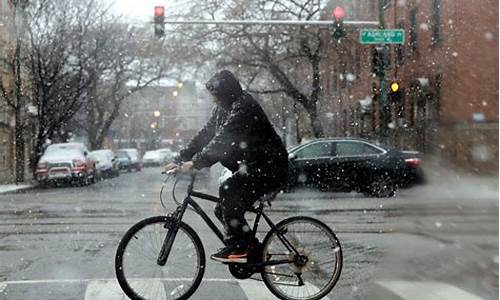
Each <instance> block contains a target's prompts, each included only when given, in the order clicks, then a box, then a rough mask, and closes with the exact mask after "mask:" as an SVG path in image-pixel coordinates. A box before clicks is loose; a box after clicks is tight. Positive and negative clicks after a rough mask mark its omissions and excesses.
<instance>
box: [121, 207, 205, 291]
mask: <svg viewBox="0 0 500 300" xmlns="http://www.w3.org/2000/svg"><path fill="white" fill-rule="evenodd" d="M170 220H171V218H170V217H167V216H156V217H151V218H147V219H144V220H142V221H140V222H138V223H137V224H135V225H134V226H132V227H131V228H130V229H129V230H128V231H127V232H126V233H125V235H124V236H123V238H122V239H121V241H120V243H119V245H118V249H117V251H116V256H115V273H116V278H117V280H118V283H119V284H120V287H121V288H122V290H123V292H124V293H125V294H126V295H127V296H128V297H129V298H130V299H132V300H154V299H146V298H143V297H142V296H141V295H138V294H137V293H136V292H135V291H134V289H133V288H132V287H131V286H130V285H129V282H128V281H127V278H126V276H125V273H124V268H123V257H124V253H125V250H126V248H127V245H128V244H129V242H130V240H131V239H132V237H134V236H135V235H136V234H137V233H138V232H139V231H140V230H141V229H143V228H145V227H146V226H148V225H151V224H155V223H160V224H162V223H167V222H169V221H170ZM179 231H183V232H184V233H185V234H186V235H187V236H188V237H189V238H190V239H191V241H192V242H193V245H194V247H195V250H196V253H198V268H197V273H196V276H195V278H194V280H193V282H192V285H191V287H190V288H189V289H188V290H187V291H185V292H184V293H183V294H182V295H180V296H179V297H177V298H174V299H175V300H186V299H188V298H189V297H190V296H191V295H192V294H193V293H194V292H195V291H196V289H197V288H198V287H199V285H200V283H201V281H202V279H203V275H204V272H205V250H204V248H203V244H202V243H201V240H200V238H199V237H198V235H197V234H196V232H195V231H194V230H193V229H192V228H191V227H190V226H189V225H187V224H186V223H184V222H180V223H179ZM174 243H175V242H174ZM167 265H168V261H167Z"/></svg>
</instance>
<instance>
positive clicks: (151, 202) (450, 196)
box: [0, 168, 498, 300]
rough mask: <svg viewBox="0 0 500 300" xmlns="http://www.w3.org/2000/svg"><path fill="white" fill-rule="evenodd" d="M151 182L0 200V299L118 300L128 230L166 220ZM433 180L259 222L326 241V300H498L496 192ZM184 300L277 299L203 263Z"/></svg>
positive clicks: (302, 197) (318, 202)
mask: <svg viewBox="0 0 500 300" xmlns="http://www.w3.org/2000/svg"><path fill="white" fill-rule="evenodd" d="M159 172H160V169H158V168H150V169H144V170H143V172H140V173H122V174H121V176H120V177H119V178H114V179H110V180H105V181H101V182H99V183H97V184H95V185H92V186H88V187H60V188H52V189H32V190H27V191H21V192H18V193H11V194H0V261H1V263H0V299H8V300H11V299H14V300H15V299H23V300H24V299H26V300H30V299H68V300H71V299H85V300H92V299H105V300H112V299H126V298H124V296H123V295H122V294H121V292H120V290H119V288H118V286H117V285H116V280H115V276H114V254H115V251H116V246H117V244H118V242H119V240H120V238H121V236H122V235H123V234H124V233H125V231H126V230H127V229H128V228H129V227H130V226H132V225H133V224H134V223H136V222H137V221H139V220H140V219H142V218H145V217H149V216H153V215H159V214H162V213H163V209H162V207H161V205H160V203H159V200H158V192H159V190H160V187H161V179H162V178H161V176H160V175H159ZM431 179H432V181H431V182H430V183H429V184H428V185H426V186H421V187H415V188H412V189H409V190H403V191H400V192H399V193H398V195H397V196H396V197H394V198H390V199H375V198H364V197H363V196H362V195H359V194H354V193H352V194H335V193H319V192H316V191H298V192H297V193H294V194H284V195H279V196H278V198H277V199H276V200H275V201H274V202H273V206H272V207H271V208H268V209H267V211H268V212H269V215H270V217H271V218H272V219H273V220H274V221H276V222H277V221H279V220H281V219H284V218H286V217H289V216H292V215H299V214H300V215H309V216H314V217H316V218H318V219H320V220H322V221H324V222H325V223H327V224H328V225H329V226H330V227H332V228H333V229H334V230H335V232H336V233H337V235H338V238H339V239H340V241H341V243H342V246H343V254H344V267H343V270H342V275H341V277H340V280H339V282H338V283H337V285H336V287H335V288H334V290H333V291H332V292H331V293H330V295H328V298H329V299H384V300H386V299H470V300H474V299H498V185H497V184H493V183H491V182H493V181H485V180H479V181H478V182H476V181H474V180H475V179H473V180H469V181H460V180H459V179H456V180H448V181H446V182H440V181H439V180H440V179H439V176H437V178H436V179H435V180H434V178H431ZM467 184H469V186H467ZM205 187H209V188H210V187H211V185H207V184H204V183H203V182H202V183H201V186H200V188H201V189H204V188H205ZM210 189H211V188H210ZM211 190H212V189H211ZM202 206H203V207H204V208H206V209H207V210H208V211H210V210H211V209H212V207H213V205H212V204H209V203H204V204H203V205H202ZM167 207H168V208H169V209H172V208H173V207H175V206H174V203H173V202H170V201H167ZM185 221H186V222H187V223H189V224H190V225H192V226H193V227H194V229H195V230H196V231H197V232H198V234H199V235H200V237H201V239H202V242H203V244H204V247H205V252H206V254H207V255H209V254H210V253H212V252H214V251H216V250H217V249H218V248H219V247H221V246H222V245H221V243H220V242H218V240H217V239H216V238H214V237H215V236H214V235H213V233H212V232H211V231H209V229H208V228H207V227H206V225H204V223H202V221H201V220H200V218H199V217H197V216H196V215H194V213H192V212H189V213H188V214H187V217H186V220H185ZM261 230H262V232H261V234H263V233H264V232H265V230H266V227H265V226H262V227H261ZM256 277H258V276H256ZM192 299H259V300H261V299H275V298H274V297H273V296H272V295H270V293H269V292H268V291H267V290H266V288H265V286H264V284H263V283H261V282H259V281H254V280H245V281H240V280H235V279H233V278H232V277H231V275H230V274H229V272H228V271H227V267H226V266H224V265H222V264H218V263H215V262H212V261H210V260H207V270H206V272H205V277H204V282H203V283H202V285H201V286H200V287H199V289H198V290H197V292H196V293H195V295H194V296H193V297H192Z"/></svg>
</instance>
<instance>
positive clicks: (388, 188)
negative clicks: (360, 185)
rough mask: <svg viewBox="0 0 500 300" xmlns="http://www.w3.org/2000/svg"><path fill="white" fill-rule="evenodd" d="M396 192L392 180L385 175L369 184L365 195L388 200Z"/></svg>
mask: <svg viewBox="0 0 500 300" xmlns="http://www.w3.org/2000/svg"><path fill="white" fill-rule="evenodd" d="M396 190H397V186H396V184H395V183H394V180H392V178H390V177H389V176H387V175H380V176H377V177H375V178H374V180H373V181H372V182H370V183H369V185H368V186H367V188H366V192H365V194H368V195H370V196H373V197H377V198H389V197H393V196H394V195H395V194H396Z"/></svg>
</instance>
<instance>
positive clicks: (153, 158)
mask: <svg viewBox="0 0 500 300" xmlns="http://www.w3.org/2000/svg"><path fill="white" fill-rule="evenodd" d="M164 162H165V152H161V151H160V150H152V151H146V153H145V154H144V156H143V157H142V165H143V166H144V167H151V166H156V167H157V166H162V165H163V163H164Z"/></svg>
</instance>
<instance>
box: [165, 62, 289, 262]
mask: <svg viewBox="0 0 500 300" xmlns="http://www.w3.org/2000/svg"><path fill="white" fill-rule="evenodd" d="M205 86H206V88H207V90H208V91H209V92H210V94H211V95H212V97H213V101H214V102H215V104H216V105H215V107H214V109H213V111H212V115H211V117H210V119H209V121H208V122H207V124H206V125H205V126H204V127H203V129H201V130H200V131H199V132H198V133H197V134H196V135H195V137H194V138H193V139H192V140H191V141H190V142H189V144H188V146H187V147H186V148H185V149H183V150H181V151H180V154H179V156H178V157H177V158H176V159H175V160H174V163H170V164H168V165H167V166H165V169H166V170H167V171H169V170H171V169H174V168H177V166H178V165H179V164H180V163H182V165H181V169H182V170H183V171H189V170H191V169H192V168H195V169H202V168H206V167H210V166H212V165H213V164H215V163H217V162H220V163H221V164H222V165H223V166H224V167H226V168H228V169H229V170H231V171H232V173H233V174H232V176H231V177H230V178H228V179H227V180H225V181H224V182H223V183H222V184H221V186H220V187H219V197H220V203H219V204H217V206H216V208H215V215H216V216H217V218H218V219H219V220H220V221H221V222H222V224H223V225H224V229H225V232H226V239H225V244H226V247H224V248H222V249H220V250H219V252H218V253H215V254H213V255H211V256H210V257H211V258H212V259H214V260H217V261H220V262H233V263H246V261H247V247H248V246H249V243H250V242H251V236H252V233H251V229H250V227H249V225H248V223H247V221H246V220H245V216H244V214H245V210H244V208H243V207H245V206H250V205H252V204H253V203H254V202H255V201H256V200H257V199H259V198H260V197H262V196H264V195H265V194H269V193H271V192H273V191H277V190H278V189H279V188H281V187H283V186H284V185H285V184H286V180H287V177H288V154H287V151H286V148H285V146H284V145H283V143H282V141H281V139H280V137H279V136H278V134H277V133H276V131H275V130H274V128H273V126H272V125H271V123H270V122H269V120H268V118H267V116H266V114H265V113H264V111H263V109H262V107H261V106H260V105H259V103H258V102H257V101H256V100H255V99H254V98H253V97H252V96H251V95H250V94H249V93H248V92H246V91H243V90H242V88H241V85H240V83H239V81H238V79H236V77H235V76H234V75H233V74H232V73H231V72H229V71H227V70H223V71H220V72H218V73H216V74H215V75H214V76H213V77H212V78H211V79H210V80H209V81H208V82H207V83H206V84H205Z"/></svg>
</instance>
